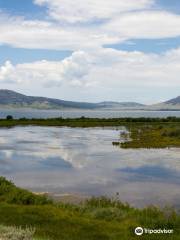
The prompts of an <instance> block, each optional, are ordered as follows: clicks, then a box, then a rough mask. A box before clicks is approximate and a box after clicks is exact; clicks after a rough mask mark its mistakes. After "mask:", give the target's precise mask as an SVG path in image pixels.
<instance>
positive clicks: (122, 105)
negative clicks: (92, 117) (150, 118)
mask: <svg viewBox="0 0 180 240" xmlns="http://www.w3.org/2000/svg"><path fill="white" fill-rule="evenodd" d="M97 105H98V107H100V108H105V109H112V108H113V109H134V108H137V109H141V108H144V106H145V105H143V104H140V103H136V102H101V103H97Z"/></svg>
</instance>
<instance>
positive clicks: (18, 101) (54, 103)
mask: <svg viewBox="0 0 180 240" xmlns="http://www.w3.org/2000/svg"><path fill="white" fill-rule="evenodd" d="M0 106H1V107H16V108H36V109H66V108H67V109H91V110H92V109H104V108H105V109H114V108H116V109H122V108H123V109H124V108H140V107H142V106H143V105H142V104H139V103H133V102H127V103H126V102H123V103H118V102H102V103H88V102H72V101H64V100H60V99H54V98H46V97H33V96H26V95H24V94H20V93H17V92H14V91H11V90H0Z"/></svg>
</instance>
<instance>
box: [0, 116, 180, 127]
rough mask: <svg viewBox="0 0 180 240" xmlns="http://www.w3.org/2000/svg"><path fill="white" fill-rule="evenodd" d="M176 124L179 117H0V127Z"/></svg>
mask: <svg viewBox="0 0 180 240" xmlns="http://www.w3.org/2000/svg"><path fill="white" fill-rule="evenodd" d="M172 123H174V124H178V125H179V126H180V118H177V117H168V118H108V119H106V118H101V119H100V118H85V117H81V118H66V119H64V118H48V119H26V118H21V119H0V127H13V126H28V125H33V126H57V127H58V126H67V127H108V126H110V127H118V126H135V125H136V126H141V125H144V124H153V125H160V124H165V125H169V124H172Z"/></svg>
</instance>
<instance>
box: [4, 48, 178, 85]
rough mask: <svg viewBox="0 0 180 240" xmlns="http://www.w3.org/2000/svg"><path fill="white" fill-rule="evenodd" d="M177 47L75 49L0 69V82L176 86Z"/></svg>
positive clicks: (8, 64) (7, 63) (8, 63)
mask: <svg viewBox="0 0 180 240" xmlns="http://www.w3.org/2000/svg"><path fill="white" fill-rule="evenodd" d="M179 75H180V49H177V50H173V51H169V52H167V53H165V54H163V55H157V54H144V53H141V52H124V51H117V50H113V49H102V48H101V49H100V48H99V49H96V51H90V52H88V53H87V52H83V51H78V52H75V53H73V54H72V56H71V57H69V58H66V59H64V60H63V61H60V62H51V61H45V60H44V61H39V62H34V63H25V64H18V65H16V66H13V65H12V64H11V63H10V62H6V63H5V65H4V66H2V67H1V68H0V81H2V82H5V81H9V80H11V79H13V80H14V81H16V82H17V83H19V84H21V85H26V86H27V85H28V84H30V85H31V84H32V85H34V84H39V85H41V86H45V87H47V86H48V87H52V86H59V85H67V86H76V87H80V88H83V87H91V88H94V86H95V89H96V87H103V88H105V89H109V88H112V89H121V88H128V87H129V88H134V89H138V88H142V87H152V86H154V87H155V86H157V87H163V88H168V87H178V86H179V87H180V81H179Z"/></svg>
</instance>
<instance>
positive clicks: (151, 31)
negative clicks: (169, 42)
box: [104, 11, 180, 39]
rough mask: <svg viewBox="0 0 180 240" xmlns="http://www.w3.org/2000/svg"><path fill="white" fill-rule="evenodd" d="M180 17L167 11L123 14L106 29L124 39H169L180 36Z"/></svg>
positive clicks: (114, 19) (106, 26) (107, 25)
mask: <svg viewBox="0 0 180 240" xmlns="http://www.w3.org/2000/svg"><path fill="white" fill-rule="evenodd" d="M179 26H180V15H175V14H172V13H168V12H165V11H143V12H139V13H137V12H136V13H127V14H122V15H120V16H119V17H116V18H113V19H112V20H111V21H110V22H109V23H107V24H106V25H105V26H104V28H105V30H106V31H109V32H113V33H114V34H115V35H116V36H117V35H118V36H121V37H122V36H123V37H124V38H129V39H130V38H147V39H152V38H154V39H155V38H168V37H177V36H180V27H179Z"/></svg>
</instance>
